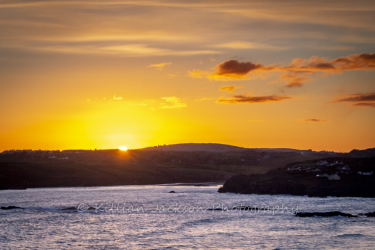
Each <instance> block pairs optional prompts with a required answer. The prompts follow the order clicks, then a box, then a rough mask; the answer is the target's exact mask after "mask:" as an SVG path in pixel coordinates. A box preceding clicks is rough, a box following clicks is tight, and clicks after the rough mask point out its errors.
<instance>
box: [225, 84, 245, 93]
mask: <svg viewBox="0 0 375 250" xmlns="http://www.w3.org/2000/svg"><path fill="white" fill-rule="evenodd" d="M239 88H243V86H242V85H240V86H234V85H228V86H223V87H221V88H220V90H221V91H228V92H233V91H234V90H235V89H239Z"/></svg>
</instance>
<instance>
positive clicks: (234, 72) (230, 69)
mask: <svg viewBox="0 0 375 250" xmlns="http://www.w3.org/2000/svg"><path fill="white" fill-rule="evenodd" d="M262 67H263V66H262V65H261V64H254V63H251V62H239V61H237V60H234V59H233V60H228V61H225V62H222V63H220V64H219V65H217V66H216V68H217V72H216V73H214V74H211V75H210V76H209V78H212V79H215V78H232V79H241V78H243V77H244V76H246V75H247V74H248V73H250V72H251V71H253V70H256V69H260V68H262Z"/></svg>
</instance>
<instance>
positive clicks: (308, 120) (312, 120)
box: [303, 118, 327, 122]
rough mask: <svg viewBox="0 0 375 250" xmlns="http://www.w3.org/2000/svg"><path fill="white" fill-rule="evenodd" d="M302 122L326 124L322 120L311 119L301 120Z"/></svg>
mask: <svg viewBox="0 0 375 250" xmlns="http://www.w3.org/2000/svg"><path fill="white" fill-rule="evenodd" d="M303 121H304V122H326V121H327V120H322V119H315V118H312V119H305V120H303Z"/></svg>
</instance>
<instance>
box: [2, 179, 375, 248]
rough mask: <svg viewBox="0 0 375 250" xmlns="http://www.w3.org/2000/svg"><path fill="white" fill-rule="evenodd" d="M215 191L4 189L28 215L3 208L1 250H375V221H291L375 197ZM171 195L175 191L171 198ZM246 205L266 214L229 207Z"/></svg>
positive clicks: (359, 207)
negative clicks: (300, 214)
mask: <svg viewBox="0 0 375 250" xmlns="http://www.w3.org/2000/svg"><path fill="white" fill-rule="evenodd" d="M217 189H218V187H216V186H209V187H193V186H117V187H91V188H82V187H81V188H43V189H27V190H3V191H0V206H18V207H22V208H25V209H13V210H0V216H1V221H0V248H1V249H209V248H213V249H217V248H218V249H245V248H247V249H301V248H302V249H342V248H346V249H355V248H359V249H374V248H375V218H367V217H363V216H359V217H356V218H344V217H331V218H319V217H313V218H299V217H295V216H294V213H295V212H296V211H310V212H315V211H341V212H345V213H351V214H359V213H366V212H373V211H375V199H366V198H333V197H332V198H330V197H329V198H309V197H297V196H284V195H273V196H271V195H240V194H219V193H217ZM172 190H173V191H175V193H169V192H170V191H172ZM241 205H242V206H250V205H251V206H258V207H262V209H263V210H257V211H254V210H252V211H241V210H234V209H232V208H233V207H234V206H241ZM72 207H75V208H78V211H77V210H73V209H72ZM90 207H91V209H89V208H90ZM211 209H216V210H211ZM218 209H224V211H223V210H218Z"/></svg>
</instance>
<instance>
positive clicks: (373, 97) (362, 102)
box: [331, 93, 375, 108]
mask: <svg viewBox="0 0 375 250" xmlns="http://www.w3.org/2000/svg"><path fill="white" fill-rule="evenodd" d="M339 102H348V103H351V104H352V106H357V107H370V108H375V93H358V94H351V95H347V96H345V97H342V98H339V99H337V100H335V101H333V102H331V103H339Z"/></svg>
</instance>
